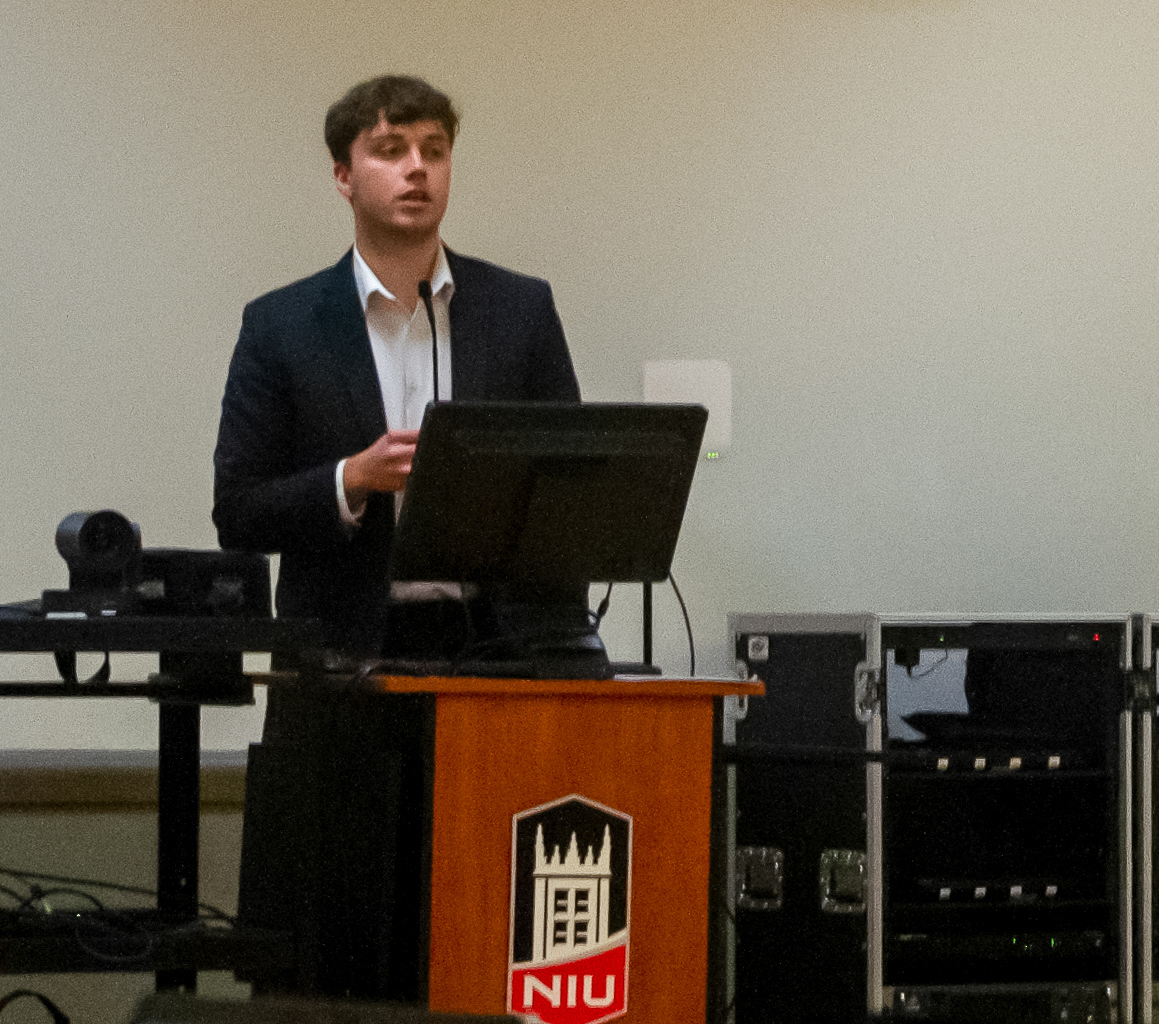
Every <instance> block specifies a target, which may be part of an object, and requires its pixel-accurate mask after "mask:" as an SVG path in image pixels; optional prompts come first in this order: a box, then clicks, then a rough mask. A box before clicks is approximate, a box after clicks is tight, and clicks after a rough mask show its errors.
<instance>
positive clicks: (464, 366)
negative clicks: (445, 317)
mask: <svg viewBox="0 0 1159 1024" xmlns="http://www.w3.org/2000/svg"><path fill="white" fill-rule="evenodd" d="M447 261H448V263H449V265H450V269H451V276H452V277H453V279H454V282H455V291H454V295H453V296H452V298H451V304H450V318H451V375H452V390H453V395H454V398H456V399H467V400H474V401H518V400H524V401H567V402H571V401H578V400H579V386H578V384H577V383H576V377H575V371H574V370H573V368H572V363H571V358H570V356H569V355H568V350H567V343H566V341H565V340H564V335H563V327H562V325H561V324H560V320H559V315H558V313H557V312H556V310H555V304H554V302H553V300H552V297H551V288H550V286H549V285H548V284H547V282H546V281H540V280H537V279H535V278H530V277H525V276H523V275H521V274H515V273H513V272H511V271H509V270H504V269H502V268H501V267H497V266H495V265H493V264H490V263H485V262H483V261H481V260H475V259H469V258H467V257H463V256H459V255H457V254H454V253H452V252H450V251H449V250H448V252H447ZM385 430H386V421H385V416H384V413H383V407H382V395H381V392H380V390H379V385H378V376H377V372H376V370H375V366H374V359H373V356H372V355H371V350H370V340H369V336H368V335H367V331H366V320H365V317H364V316H363V313H362V305H361V303H360V302H359V299H358V291H357V288H356V285H355V283H354V271H353V256H352V253H350V252H348V253H347V254H346V255H345V256H344V257H343V258H342V259H341V260H339V262H338V263H337V264H336V265H335V266H333V267H331V268H329V269H328V270H323V271H322V272H321V273H318V274H315V275H313V276H312V277H308V278H305V279H304V280H302V281H298V282H296V283H294V284H291V285H288V286H287V287H285V288H281V289H278V290H277V291H274V292H270V293H269V294H268V295H264V296H262V297H261V298H259V299H256V300H254V301H253V302H251V303H250V304H249V305H247V306H246V308H245V313H244V315H243V317H242V326H241V333H240V335H239V337H238V342H237V347H236V349H235V350H234V354H233V359H232V361H231V362H230V367H229V377H228V380H227V382H226V386H225V396H224V398H223V399H222V407H221V425H220V428H219V431H218V438H217V448H216V450H215V452H214V507H213V521H214V523H215V525H216V526H217V533H218V539H219V540H220V542H221V546H222V547H223V548H240V549H243V550H249V551H265V552H280V553H281V566H280V570H279V578H278V587H277V608H278V614H280V615H285V616H310V617H320V618H324V619H326V620H328V621H330V622H332V623H334V624H336V625H338V626H340V627H341V629H342V630H343V632H344V633H345V634H346V636H347V638H348V639H349V640H350V641H351V643H353V644H355V645H359V646H365V645H366V644H368V643H373V642H374V638H375V637H376V636H380V635H381V633H380V630H381V627H382V622H383V617H384V612H385V608H386V602H387V598H388V596H389V585H388V581H389V569H390V546H391V536H392V532H393V527H394V503H393V495H390V494H375V495H371V498H370V500H369V502H368V503H367V508H366V511H365V513H364V515H363V519H362V524H361V526H360V528H359V529H357V530H355V531H353V533H351V532H349V531H348V530H347V529H346V528H345V526H344V525H343V523H342V521H341V519H340V518H339V515H338V505H337V499H336V493H335V479H334V477H335V471H336V467H337V464H338V462H339V460H340V459H343V458H346V457H347V456H350V455H353V454H355V453H356V452H359V451H362V450H363V449H364V448H367V447H368V446H369V445H371V444H372V443H373V442H374V441H375V440H376V439H377V438H378V437H380V436H381V435H382V433H383V432H384V431H385Z"/></svg>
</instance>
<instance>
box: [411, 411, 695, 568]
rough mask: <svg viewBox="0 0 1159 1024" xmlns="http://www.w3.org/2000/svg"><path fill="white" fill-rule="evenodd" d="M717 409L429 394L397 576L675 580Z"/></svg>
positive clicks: (414, 464) (414, 466) (414, 468)
mask: <svg viewBox="0 0 1159 1024" xmlns="http://www.w3.org/2000/svg"><path fill="white" fill-rule="evenodd" d="M707 418H708V413H707V411H706V410H705V409H704V407H703V406H699V405H654V404H599V403H589V404H578V403H577V404H566V405H565V404H537V403H526V402H523V403H498V402H496V403H486V402H446V403H442V404H438V405H432V406H430V407H428V409H427V412H426V415H425V417H424V419H423V425H422V431H421V433H420V435H419V441H418V446H417V449H416V451H415V457H414V463H413V468H412V471H411V477H410V481H409V483H408V485H407V490H406V497H405V500H404V501H403V506H402V511H401V513H400V516H399V521H398V525H397V533H396V535H395V544H394V551H393V556H392V576H393V578H394V579H396V580H440V581H441V580H447V581H457V582H497V581H508V582H516V583H540V584H547V585H557V584H568V583H576V582H585V583H586V582H597V581H599V582H616V583H619V582H659V581H661V580H664V579H665V578H667V576H668V570H669V568H670V566H671V564H672V556H673V553H674V552H675V549H676V540H677V537H678V536H679V533H680V524H681V521H682V519H683V517H684V508H685V505H686V504H687V501H688V491H689V488H690V487H691V485H692V477H693V473H694V472H695V469H696V462H697V458H698V456H699V451H700V442H701V438H702V436H703V433H704V425H705V422H706V420H707Z"/></svg>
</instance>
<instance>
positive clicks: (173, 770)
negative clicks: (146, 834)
mask: <svg viewBox="0 0 1159 1024" xmlns="http://www.w3.org/2000/svg"><path fill="white" fill-rule="evenodd" d="M321 640H322V633H321V628H320V626H319V624H318V623H316V622H312V621H294V620H278V619H260V618H153V617H145V616H109V617H94V618H38V617H29V618H13V619H0V653H49V654H55V655H57V658H58V662H59V661H60V660H61V659H62V658H63V659H64V664H66V665H67V664H68V663H69V659H74V658H75V655H76V654H77V653H78V652H98V653H104V654H106V655H107V654H108V653H109V652H112V651H118V652H149V653H152V652H156V653H157V654H158V655H159V669H160V671H159V672H157V673H155V674H153V675H151V676H150V677H149V678H148V679H147V680H146V681H145V682H129V683H122V682H110V681H107V678H105V677H104V673H98V674H97V676H95V677H94V678H93V679H92V680H89V681H79V680H77V679H76V677H75V674H72V673H68V674H69V675H70V678H69V679H67V680H66V679H61V680H58V681H51V682H7V683H3V682H0V697H146V698H148V699H150V700H153V701H155V702H156V703H157V704H158V705H159V726H158V773H157V908H156V914H157V916H158V917H159V918H161V919H163V920H165V921H168V922H177V923H184V922H196V921H197V919H198V912H199V903H198V851H199V839H200V836H199V831H200V815H201V807H200V803H201V775H200V770H201V708H202V707H203V706H204V705H227V706H228V705H235V706H236V705H245V704H251V703H252V702H253V683H252V681H251V680H250V679H249V678H248V677H247V676H246V675H245V673H244V671H243V666H242V656H243V653H245V652H268V653H271V654H277V653H297V652H300V651H302V650H304V649H306V648H311V647H317V646H319V645H320V643H321ZM244 940H245V937H244V936H239V935H238V934H232V935H229V936H228V937H224V936H223V937H221V941H216V942H215V941H214V940H213V938H212V937H210V936H208V935H204V936H201V937H200V939H199V940H198V941H185V942H179V943H176V944H174V943H171V942H170V943H164V944H162V946H161V947H160V948H159V950H158V953H159V954H160V955H158V956H155V957H152V958H150V963H149V964H148V966H147V967H145V968H144V969H150V968H152V969H154V970H155V972H156V978H157V989H158V990H159V991H160V990H164V989H184V990H187V991H192V990H194V989H195V988H196V983H197V971H198V969H199V967H201V968H203V969H208V968H213V967H221V966H228V965H229V964H230V957H231V956H236V955H237V954H238V951H240V950H246V949H250V947H252V945H253V943H251V942H247V941H244ZM6 942H8V943H10V944H11V948H10V950H8V951H6V952H5V955H0V963H2V964H4V965H5V970H6V971H8V972H11V971H12V970H14V969H15V966H14V965H19V967H20V972H25V971H30V970H37V969H39V970H51V971H59V970H86V969H87V970H108V969H115V968H110V967H109V966H108V965H105V966H102V965H101V961H100V960H99V959H94V958H87V959H86V958H85V957H83V956H80V957H78V955H77V953H76V951H75V949H72V948H66V947H71V945H72V944H71V943H70V942H69V940H68V939H67V938H66V937H61V938H60V939H59V940H53V939H52V937H51V936H45V935H41V936H33V935H22V936H18V937H13V936H7V937H5V936H3V935H0V949H2V948H3V946H4V944H5V943H6ZM215 949H216V951H215ZM230 950H233V951H234V952H233V953H230V952H229V951H230ZM9 952H10V953H11V955H8V953H9ZM247 955H249V954H247ZM36 964H41V965H42V966H40V967H39V968H38V967H37V966H36ZM86 965H87V966H86ZM135 969H137V970H140V969H142V967H141V966H140V965H138V966H137V967H136V968H135Z"/></svg>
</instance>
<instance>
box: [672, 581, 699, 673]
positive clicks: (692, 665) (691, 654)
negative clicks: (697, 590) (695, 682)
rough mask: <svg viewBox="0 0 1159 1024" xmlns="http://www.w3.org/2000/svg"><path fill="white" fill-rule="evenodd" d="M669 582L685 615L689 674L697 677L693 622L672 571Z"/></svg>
mask: <svg viewBox="0 0 1159 1024" xmlns="http://www.w3.org/2000/svg"><path fill="white" fill-rule="evenodd" d="M668 582H669V583H671V584H672V590H673V592H674V593H675V594H676V600H677V601H679V602H680V611H681V612H682V613H683V615H684V628H685V630H687V632H688V674H689V675H690V676H695V675H696V644H695V643H693V640H692V622H691V621H690V620H689V618H688V608H687V606H686V605H685V604H684V598H683V597H682V596H681V594H680V588H679V587H678V586H677V585H676V577H675V576H673V575H672V570H671V569H669V570H668Z"/></svg>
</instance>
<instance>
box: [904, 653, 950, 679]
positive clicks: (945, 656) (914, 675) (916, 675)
mask: <svg viewBox="0 0 1159 1024" xmlns="http://www.w3.org/2000/svg"><path fill="white" fill-rule="evenodd" d="M949 660H950V650H949V648H946V650H944V651H943V652H942V657H941V660H940V661H935V662H932V663H930V664H929V665H927V666H926V667H925V668H924V669H922V671H920V672H915V671H914V670H913V668H909V669H906V675H908V676H909V677H910V679H925V677H926V676H928V675H932V674H933V673H934V672H936V671H937V670H938V669H940V668H941V667H942V666H943V665H944V664H945V663H946V662H947V661H949Z"/></svg>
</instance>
